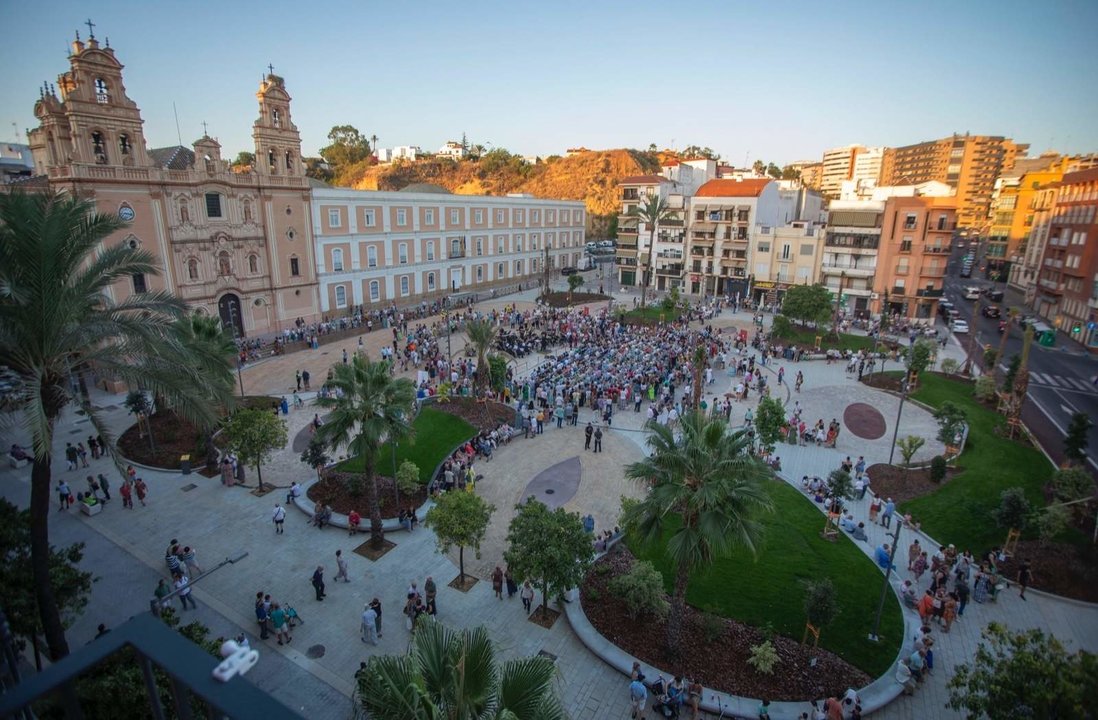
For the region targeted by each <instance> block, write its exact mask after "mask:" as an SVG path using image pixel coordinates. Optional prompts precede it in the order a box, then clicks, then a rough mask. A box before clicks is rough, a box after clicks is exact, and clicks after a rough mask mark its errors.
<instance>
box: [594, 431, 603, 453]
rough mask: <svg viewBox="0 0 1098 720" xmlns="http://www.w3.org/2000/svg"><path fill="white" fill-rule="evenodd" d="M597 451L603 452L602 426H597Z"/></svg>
mask: <svg viewBox="0 0 1098 720" xmlns="http://www.w3.org/2000/svg"><path fill="white" fill-rule="evenodd" d="M595 452H597V453H598V452H602V428H595Z"/></svg>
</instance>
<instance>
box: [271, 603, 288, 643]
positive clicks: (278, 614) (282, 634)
mask: <svg viewBox="0 0 1098 720" xmlns="http://www.w3.org/2000/svg"><path fill="white" fill-rule="evenodd" d="M288 620H289V617H288V616H287V615H286V611H285V610H283V609H282V606H281V605H279V604H278V603H275V604H274V608H273V609H272V610H271V625H273V626H274V631H275V638H276V639H277V640H278V644H279V645H281V644H282V640H283V638H285V640H286V642H287V643H288V642H290V641H291V640H293V637H292V636H291V635H290V624H289V622H287V621H288Z"/></svg>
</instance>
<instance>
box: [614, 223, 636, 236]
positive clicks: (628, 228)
mask: <svg viewBox="0 0 1098 720" xmlns="http://www.w3.org/2000/svg"><path fill="white" fill-rule="evenodd" d="M636 234H637V226H636V225H618V235H636Z"/></svg>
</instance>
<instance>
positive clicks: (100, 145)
mask: <svg viewBox="0 0 1098 720" xmlns="http://www.w3.org/2000/svg"><path fill="white" fill-rule="evenodd" d="M91 140H92V156H93V157H95V161H96V162H97V163H99V164H100V165H106V164H107V144H106V143H104V142H103V133H100V132H93V133H92V136H91Z"/></svg>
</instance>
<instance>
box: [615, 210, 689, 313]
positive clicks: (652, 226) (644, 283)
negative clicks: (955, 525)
mask: <svg viewBox="0 0 1098 720" xmlns="http://www.w3.org/2000/svg"><path fill="white" fill-rule="evenodd" d="M626 214H627V215H629V216H630V217H635V218H637V220H638V221H639V222H642V223H644V224H645V225H647V226H648V260H647V261H646V262H645V265H644V274H643V275H642V279H641V308H642V309H643V308H644V307H645V303H646V301H647V299H648V287H649V286H650V285H651V284H652V275H653V274H654V273H653V268H652V262H653V258H655V256H656V231H657V230H658V229H659V225H660V223H661V222H664V221H665V220H673V219H675V218H677V217H678V216H679V214H678V212H676V211H675V210H672V209H671V207H670V206H669V205H668V204H667V201H666V200H664V199H663V198H662V197H660V196H659V194H658V193H657V194H654V195H645V196H644V198H642V199H641V201H640V202H639V203H638V204H637V205H636V206H635V207H634V208H633V209H632V210H630V211H629V212H628V213H626Z"/></svg>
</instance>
